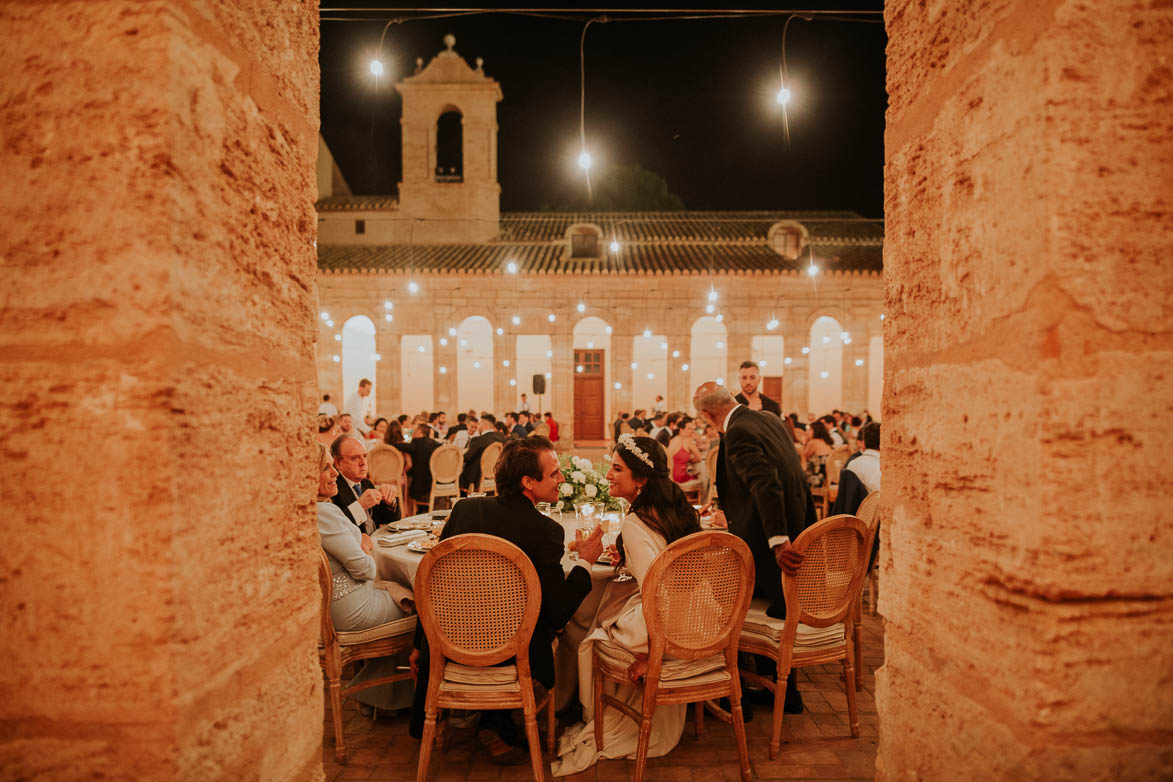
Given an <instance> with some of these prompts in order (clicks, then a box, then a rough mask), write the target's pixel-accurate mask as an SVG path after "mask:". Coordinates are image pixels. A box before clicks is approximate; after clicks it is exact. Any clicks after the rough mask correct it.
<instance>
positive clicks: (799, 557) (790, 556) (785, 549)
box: [774, 540, 806, 576]
mask: <svg viewBox="0 0 1173 782" xmlns="http://www.w3.org/2000/svg"><path fill="white" fill-rule="evenodd" d="M774 558H775V559H777V560H778V567H780V568H782V572H783V573H785V574H786V575H788V576H793V575H794V574H795V573H797V572H798V569H799V568H800V567H801V566H802V561H803V560H804V559H806V557H805V555H803V553H802V552H801V551H799V550H798V549H796V548H795V547H794V546H792V545H790V541H789V540H787V541H785V542H783V543H779V544H778V545H777V546H774Z"/></svg>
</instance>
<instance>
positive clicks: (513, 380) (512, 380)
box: [509, 377, 517, 386]
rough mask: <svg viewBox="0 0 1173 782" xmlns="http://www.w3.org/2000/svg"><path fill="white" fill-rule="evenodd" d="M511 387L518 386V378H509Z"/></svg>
mask: <svg viewBox="0 0 1173 782" xmlns="http://www.w3.org/2000/svg"><path fill="white" fill-rule="evenodd" d="M509 385H511V386H515V385H517V378H513V377H511V378H509Z"/></svg>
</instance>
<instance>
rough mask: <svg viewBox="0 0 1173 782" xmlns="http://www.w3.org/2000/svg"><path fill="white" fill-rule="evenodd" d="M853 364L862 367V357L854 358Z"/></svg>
mask: <svg viewBox="0 0 1173 782" xmlns="http://www.w3.org/2000/svg"><path fill="white" fill-rule="evenodd" d="M855 365H856V366H857V367H862V366H863V359H862V358H857V359H856V360H855Z"/></svg>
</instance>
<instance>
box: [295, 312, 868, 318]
mask: <svg viewBox="0 0 1173 782" xmlns="http://www.w3.org/2000/svg"><path fill="white" fill-rule="evenodd" d="M318 317H319V318H321V319H322V320H329V319H330V313H328V312H326V311H325V310H322V311H321V312H319V313H318ZM880 317H881V318H882V317H884V316H883V315H881V316H880Z"/></svg>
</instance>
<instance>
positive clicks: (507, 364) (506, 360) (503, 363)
mask: <svg viewBox="0 0 1173 782" xmlns="http://www.w3.org/2000/svg"><path fill="white" fill-rule="evenodd" d="M501 366H503V367H507V366H509V359H505V360H504V361H502V362H501Z"/></svg>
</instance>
